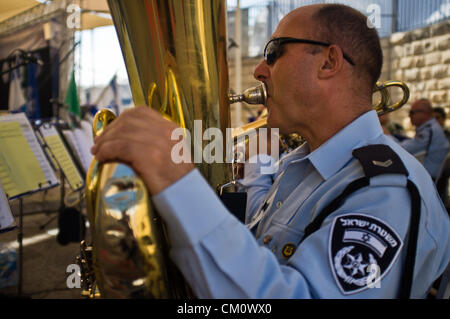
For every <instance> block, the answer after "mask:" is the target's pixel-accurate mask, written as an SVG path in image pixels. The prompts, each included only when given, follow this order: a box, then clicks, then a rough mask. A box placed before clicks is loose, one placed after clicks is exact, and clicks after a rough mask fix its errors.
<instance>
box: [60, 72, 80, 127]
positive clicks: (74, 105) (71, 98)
mask: <svg viewBox="0 0 450 319" xmlns="http://www.w3.org/2000/svg"><path fill="white" fill-rule="evenodd" d="M64 102H65V103H66V104H67V105H69V112H70V113H72V114H73V115H75V116H77V117H78V118H80V119H81V111H80V102H79V101H78V94H77V84H76V83H75V70H73V71H72V76H71V77H70V83H69V88H68V89H67V94H66V100H65V101H64Z"/></svg>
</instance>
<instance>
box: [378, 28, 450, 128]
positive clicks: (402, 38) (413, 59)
mask: <svg viewBox="0 0 450 319" xmlns="http://www.w3.org/2000/svg"><path fill="white" fill-rule="evenodd" d="M381 42H382V47H383V53H384V66H383V73H382V76H381V78H380V79H381V80H383V81H384V80H388V79H391V80H401V81H403V82H405V83H406V84H407V85H408V87H409V89H410V93H411V95H410V98H409V101H408V104H407V105H406V106H405V107H403V109H402V110H400V111H397V112H395V113H392V115H391V117H392V118H394V119H396V120H397V121H399V122H401V123H402V124H403V125H404V126H405V128H406V129H409V128H410V123H409V119H408V116H407V111H408V110H409V106H410V105H411V103H412V102H414V101H416V100H418V99H420V98H427V99H429V100H430V101H431V102H432V104H433V106H442V107H445V108H446V109H447V111H449V110H450V20H447V21H444V22H441V23H438V24H435V25H431V26H428V27H425V28H422V29H417V30H413V31H408V32H399V33H394V34H392V35H391V36H390V37H389V38H384V39H382V41H381ZM392 95H393V98H396V97H397V96H398V94H395V93H393V94H392Z"/></svg>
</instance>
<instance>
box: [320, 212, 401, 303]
mask: <svg viewBox="0 0 450 319" xmlns="http://www.w3.org/2000/svg"><path fill="white" fill-rule="evenodd" d="M402 246H403V241H402V240H401V238H400V236H398V234H397V233H396V232H395V231H394V230H393V229H392V228H391V227H390V226H389V225H387V224H386V223H384V222H383V221H381V220H379V219H377V218H375V217H373V216H368V215H363V214H347V215H341V216H339V217H336V218H335V220H334V221H333V225H332V227H331V232H330V243H329V260H330V265H331V269H332V272H333V276H334V278H335V280H336V283H337V284H338V286H339V288H340V290H341V291H342V293H343V294H344V295H349V294H354V293H358V292H361V291H364V290H366V289H368V288H376V287H379V285H380V282H381V280H382V279H383V277H384V276H385V275H386V274H387V273H388V272H389V270H390V269H391V267H392V265H393V264H394V262H395V260H396V259H397V257H398V255H399V253H400V251H401V248H402Z"/></svg>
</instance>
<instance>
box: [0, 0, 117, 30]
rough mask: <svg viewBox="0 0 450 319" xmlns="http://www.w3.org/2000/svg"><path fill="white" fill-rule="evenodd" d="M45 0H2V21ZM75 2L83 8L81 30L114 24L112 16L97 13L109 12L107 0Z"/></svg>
mask: <svg viewBox="0 0 450 319" xmlns="http://www.w3.org/2000/svg"><path fill="white" fill-rule="evenodd" d="M57 1H58V0H57ZM43 2H44V1H42V0H41V1H37V0H14V1H9V0H3V1H0V23H2V22H3V21H5V20H7V19H9V18H12V17H14V16H16V15H18V14H21V13H22V12H24V11H26V10H28V9H31V8H33V7H35V6H38V5H45V4H43ZM75 3H76V4H78V5H79V6H80V8H81V10H82V16H81V30H90V29H94V28H97V27H103V26H107V25H112V24H113V22H112V20H111V19H110V18H107V17H104V16H99V15H98V14H96V13H109V8H108V3H107V1H106V0H76V1H75Z"/></svg>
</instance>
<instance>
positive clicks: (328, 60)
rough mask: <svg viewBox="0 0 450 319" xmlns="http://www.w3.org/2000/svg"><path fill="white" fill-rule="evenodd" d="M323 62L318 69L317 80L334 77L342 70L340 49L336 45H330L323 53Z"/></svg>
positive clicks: (342, 58)
mask: <svg viewBox="0 0 450 319" xmlns="http://www.w3.org/2000/svg"><path fill="white" fill-rule="evenodd" d="M323 57H324V59H323V61H322V63H321V65H320V69H319V78H320V79H327V78H330V77H333V76H335V75H336V74H337V73H338V72H339V71H340V70H341V68H342V65H343V63H344V56H343V53H342V50H341V48H339V47H338V46H337V45H335V44H332V45H330V46H329V47H328V48H327V49H326V50H325V51H324V53H323Z"/></svg>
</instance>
